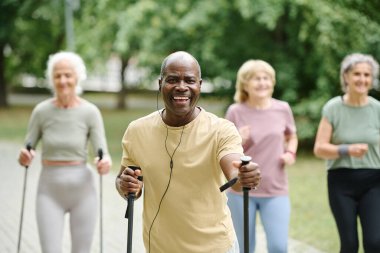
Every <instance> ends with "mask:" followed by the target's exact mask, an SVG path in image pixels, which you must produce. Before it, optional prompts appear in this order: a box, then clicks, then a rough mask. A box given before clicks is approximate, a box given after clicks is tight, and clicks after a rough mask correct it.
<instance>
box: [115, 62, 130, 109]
mask: <svg viewBox="0 0 380 253" xmlns="http://www.w3.org/2000/svg"><path fill="white" fill-rule="evenodd" d="M127 66H128V59H125V58H122V59H121V70H120V77H121V89H120V91H119V93H118V94H117V95H118V96H117V109H119V110H124V109H127V103H126V102H125V100H126V98H127V87H126V84H125V83H124V80H125V76H124V73H125V69H126V68H127Z"/></svg>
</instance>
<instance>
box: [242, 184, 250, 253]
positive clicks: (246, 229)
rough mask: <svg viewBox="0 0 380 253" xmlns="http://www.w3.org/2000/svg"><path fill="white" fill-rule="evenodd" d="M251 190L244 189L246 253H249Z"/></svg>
mask: <svg viewBox="0 0 380 253" xmlns="http://www.w3.org/2000/svg"><path fill="white" fill-rule="evenodd" d="M248 193H249V188H245V187H243V201H244V253H249V216H248V215H249V206H248Z"/></svg>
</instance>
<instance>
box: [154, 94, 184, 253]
mask: <svg viewBox="0 0 380 253" xmlns="http://www.w3.org/2000/svg"><path fill="white" fill-rule="evenodd" d="M157 97H158V94H157ZM157 107H158V106H157ZM157 109H158V108H157ZM160 115H161V114H160ZM161 117H162V115H161ZM165 127H166V137H165V150H166V153H167V154H168V156H169V157H170V174H169V180H168V184H167V185H166V188H165V191H164V193H163V194H162V197H161V199H160V203H159V204H158V208H157V212H156V214H155V216H154V218H153V220H152V224H151V225H150V228H149V232H148V246H149V249H148V252H149V253H150V235H151V231H152V228H153V224H154V222H155V221H156V218H157V216H158V214H159V212H160V209H161V204H162V202H163V200H164V198H165V196H166V193H167V192H168V190H169V186H170V182H171V180H172V174H173V167H174V164H173V157H174V154H175V153H176V151H177V149H178V147H179V145H180V144H181V141H182V136H183V132H184V129H185V126H183V127H182V131H181V136H180V138H179V142H178V144H177V146H176V147H175V149H174V151H173V153H172V154H171V155H170V153H169V151H168V148H167V144H166V143H167V140H168V136H169V128H168V126H167V125H166V124H165Z"/></svg>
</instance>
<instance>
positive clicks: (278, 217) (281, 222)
mask: <svg viewBox="0 0 380 253" xmlns="http://www.w3.org/2000/svg"><path fill="white" fill-rule="evenodd" d="M227 196H228V206H229V208H230V210H231V215H232V220H233V222H234V228H235V231H236V235H237V238H238V241H239V245H240V252H244V204H243V196H242V195H238V194H235V193H232V192H228V193H227ZM248 205H249V224H248V227H249V249H250V251H249V252H255V251H254V250H255V246H256V213H257V212H259V213H260V218H261V223H262V225H263V228H264V231H265V234H266V239H267V248H268V253H286V252H287V251H288V230H289V221H290V200H289V197H288V196H278V197H268V198H263V197H260V198H257V197H249V204H248Z"/></svg>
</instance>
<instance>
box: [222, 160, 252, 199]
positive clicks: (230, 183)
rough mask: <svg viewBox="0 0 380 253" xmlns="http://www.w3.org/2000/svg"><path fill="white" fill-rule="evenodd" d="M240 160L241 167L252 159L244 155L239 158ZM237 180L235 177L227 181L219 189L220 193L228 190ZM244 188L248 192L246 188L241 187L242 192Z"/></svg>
mask: <svg viewBox="0 0 380 253" xmlns="http://www.w3.org/2000/svg"><path fill="white" fill-rule="evenodd" d="M240 160H241V166H243V165H246V164H248V163H249V162H250V161H251V160H252V158H251V157H250V156H246V155H245V156H242V157H240ZM237 180H238V177H235V178H233V179H231V180H230V181H228V182H227V183H225V184H224V185H222V186H221V187H219V190H220V192H223V191H224V190H227V189H228V188H230V187H231V186H233V185H234V184H235V183H236V182H237ZM244 188H246V189H248V190H250V189H249V188H247V187H243V190H244Z"/></svg>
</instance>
